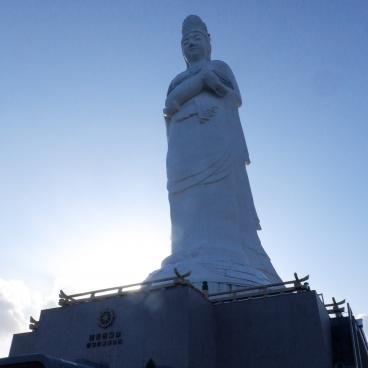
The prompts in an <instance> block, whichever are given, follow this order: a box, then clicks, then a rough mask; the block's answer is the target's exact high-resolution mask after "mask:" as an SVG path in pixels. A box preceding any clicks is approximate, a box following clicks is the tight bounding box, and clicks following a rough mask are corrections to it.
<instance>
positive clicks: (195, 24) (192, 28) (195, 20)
mask: <svg viewBox="0 0 368 368" xmlns="http://www.w3.org/2000/svg"><path fill="white" fill-rule="evenodd" d="M190 32H200V33H202V34H204V35H205V36H206V37H210V34H209V33H208V31H207V26H206V24H205V23H204V22H203V20H202V19H201V18H200V17H199V16H198V15H188V16H187V17H186V18H185V19H184V21H183V26H182V29H181V34H182V36H183V37H185V36H186V35H187V34H188V33H190Z"/></svg>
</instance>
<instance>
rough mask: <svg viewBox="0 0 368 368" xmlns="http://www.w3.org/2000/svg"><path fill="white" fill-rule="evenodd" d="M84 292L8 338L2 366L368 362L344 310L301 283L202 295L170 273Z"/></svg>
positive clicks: (253, 367) (327, 365)
mask: <svg viewBox="0 0 368 368" xmlns="http://www.w3.org/2000/svg"><path fill="white" fill-rule="evenodd" d="M290 284H291V287H290ZM103 292H105V291H103ZM92 294H93V295H92ZM92 294H89V295H83V294H79V296H81V297H79V299H78V296H77V297H76V296H67V295H65V294H64V293H61V300H60V304H61V305H62V306H61V307H59V308H53V309H47V310H44V311H42V312H41V316H40V320H39V321H34V320H33V323H32V324H31V325H30V327H31V329H32V330H33V331H32V332H28V333H22V334H16V335H14V338H13V342H12V346H11V350H10V354H9V358H5V359H0V367H1V368H24V367H31V368H41V367H45V368H53V367H58V368H62V367H66V368H67V367H74V368H77V367H81V368H88V367H106V368H121V367H126V368H145V367H162V368H164V367H166V368H189V367H190V368H196V367H198V368H236V367H247V368H280V367H282V368H296V367H298V368H304V367H305V368H307V367H308V368H310V367H313V368H333V367H368V349H367V347H368V345H367V342H366V340H365V336H364V333H363V331H362V329H361V327H359V324H358V323H357V322H356V320H355V319H354V317H353V316H352V315H351V311H350V308H349V315H348V316H347V317H343V316H342V313H341V312H342V309H341V307H339V305H338V304H337V303H335V304H333V305H331V307H329V306H328V305H327V306H325V305H324V303H323V302H322V300H321V298H320V297H319V296H318V295H317V293H316V292H315V291H311V290H310V289H309V286H308V284H303V283H301V282H300V280H295V281H294V282H293V283H291V282H290V283H289V284H287V283H285V285H279V286H272V285H271V286H270V287H265V286H263V287H261V288H258V289H256V288H253V290H251V289H247V290H239V291H236V292H234V293H231V294H229V293H227V294H226V293H221V294H214V295H207V293H206V291H204V292H203V291H201V290H198V289H196V288H194V287H193V286H192V285H191V284H190V283H185V281H183V279H173V280H171V281H168V282H164V283H162V284H156V285H155V284H152V285H150V286H147V285H143V287H142V288H141V289H139V290H138V291H131V292H125V291H124V290H123V289H122V288H117V289H116V293H114V294H112V295H107V296H106V295H103V296H99V295H98V291H97V292H95V293H92ZM101 294H102V293H101ZM331 308H332V310H331ZM329 309H330V310H329Z"/></svg>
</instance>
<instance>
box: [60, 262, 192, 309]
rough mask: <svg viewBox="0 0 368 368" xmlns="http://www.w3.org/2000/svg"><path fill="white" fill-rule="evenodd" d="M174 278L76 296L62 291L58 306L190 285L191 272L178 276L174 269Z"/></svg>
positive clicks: (87, 292)
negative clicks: (179, 285)
mask: <svg viewBox="0 0 368 368" xmlns="http://www.w3.org/2000/svg"><path fill="white" fill-rule="evenodd" d="M174 273H175V276H173V277H165V278H162V279H157V280H152V281H144V282H138V283H135V284H129V285H122V286H115V287H110V288H106V289H99V290H92V291H86V292H83V293H77V294H70V295H68V294H66V293H64V291H63V290H60V292H59V305H60V306H62V307H64V306H66V305H70V304H76V303H82V302H88V301H92V300H96V299H105V298H111V297H113V296H119V295H126V294H127V293H132V292H137V291H139V290H142V289H143V290H148V291H149V290H156V289H161V288H167V287H170V286H174V285H178V284H181V285H191V284H190V282H189V281H188V280H187V277H189V276H190V274H191V272H187V273H185V274H180V273H179V271H178V270H177V269H176V268H175V269H174Z"/></svg>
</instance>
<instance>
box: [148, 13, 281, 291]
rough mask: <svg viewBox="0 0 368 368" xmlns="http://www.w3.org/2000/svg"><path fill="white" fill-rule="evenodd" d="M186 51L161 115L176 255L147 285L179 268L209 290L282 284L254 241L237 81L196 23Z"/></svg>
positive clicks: (189, 25) (185, 38)
mask: <svg viewBox="0 0 368 368" xmlns="http://www.w3.org/2000/svg"><path fill="white" fill-rule="evenodd" d="M181 46H182V51H183V55H184V59H185V61H186V64H187V69H186V70H185V71H184V72H182V73H180V74H179V75H177V76H176V77H175V78H174V80H173V81H172V82H171V84H170V86H169V90H168V94H167V98H166V103H165V108H164V116H165V120H166V127H167V140H168V152H167V162H166V164H167V178H168V181H167V189H168V192H169V202H170V213H171V225H172V232H171V240H172V255H171V256H170V257H168V258H166V259H165V260H164V261H163V263H162V268H161V269H160V270H157V271H155V272H153V273H152V274H151V275H150V276H149V279H151V280H153V279H158V278H161V277H167V276H171V275H173V269H174V267H176V268H177V269H178V270H179V271H180V272H187V271H192V275H191V277H190V280H191V281H192V282H193V283H195V284H200V283H202V282H203V281H207V282H208V283H209V285H211V286H210V288H211V290H224V286H225V285H226V287H227V285H228V284H231V285H235V286H236V285H239V286H245V285H257V284H267V283H272V282H279V281H280V278H279V276H278V275H277V273H276V272H275V270H274V268H273V266H272V264H271V262H270V260H269V258H268V256H267V254H266V253H265V251H264V250H263V248H262V245H261V242H260V240H259V238H258V235H257V230H260V225H259V219H258V217H257V213H256V210H255V207H254V203H253V198H252V193H251V190H250V185H249V181H248V176H247V172H246V168H245V164H249V163H250V161H249V155H248V150H247V146H246V142H245V139H244V135H243V131H242V127H241V124H240V120H239V114H238V108H239V107H240V105H241V103H242V101H241V96H240V92H239V88H238V85H237V83H236V80H235V77H234V75H233V73H232V71H231V69H230V68H229V66H228V65H227V64H226V63H224V62H223V61H219V60H211V59H210V56H211V44H210V35H209V34H208V32H207V28H206V25H205V24H204V23H203V22H202V20H201V19H200V18H199V17H198V16H195V15H190V16H188V17H187V18H186V19H185V20H184V22H183V28H182V41H181ZM216 285H217V286H216ZM226 287H225V289H226Z"/></svg>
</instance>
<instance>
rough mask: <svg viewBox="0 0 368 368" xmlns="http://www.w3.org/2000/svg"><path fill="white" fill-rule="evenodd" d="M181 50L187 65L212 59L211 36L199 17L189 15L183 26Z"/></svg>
mask: <svg viewBox="0 0 368 368" xmlns="http://www.w3.org/2000/svg"><path fill="white" fill-rule="evenodd" d="M181 48H182V51H183V55H184V59H185V61H186V63H187V65H189V64H192V63H195V62H197V61H200V60H203V59H208V60H209V59H210V57H211V42H210V35H209V33H208V31H207V27H206V24H205V23H204V22H203V21H202V19H201V18H200V17H198V15H189V16H188V17H186V18H185V19H184V22H183V26H182V39H181Z"/></svg>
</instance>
